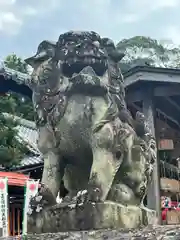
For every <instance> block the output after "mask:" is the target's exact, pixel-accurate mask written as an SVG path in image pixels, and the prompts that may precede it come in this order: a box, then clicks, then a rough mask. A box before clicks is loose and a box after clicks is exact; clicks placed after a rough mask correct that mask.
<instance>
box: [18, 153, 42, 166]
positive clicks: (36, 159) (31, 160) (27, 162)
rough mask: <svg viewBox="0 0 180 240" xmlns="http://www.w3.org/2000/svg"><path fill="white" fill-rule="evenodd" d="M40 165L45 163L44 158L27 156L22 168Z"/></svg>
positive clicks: (23, 160)
mask: <svg viewBox="0 0 180 240" xmlns="http://www.w3.org/2000/svg"><path fill="white" fill-rule="evenodd" d="M40 163H43V158H42V157H41V156H26V157H24V158H23V159H22V161H21V167H26V166H27V167H29V166H32V165H35V164H40Z"/></svg>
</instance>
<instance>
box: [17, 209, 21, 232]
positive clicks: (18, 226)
mask: <svg viewBox="0 0 180 240" xmlns="http://www.w3.org/2000/svg"><path fill="white" fill-rule="evenodd" d="M17 211H18V217H17V219H18V236H20V209H19V208H17Z"/></svg>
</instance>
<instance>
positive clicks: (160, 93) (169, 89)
mask: <svg viewBox="0 0 180 240" xmlns="http://www.w3.org/2000/svg"><path fill="white" fill-rule="evenodd" d="M176 95H180V85H179V84H178V85H177V84H173V83H169V85H168V86H162V87H156V88H155V89H154V96H155V97H168V96H176Z"/></svg>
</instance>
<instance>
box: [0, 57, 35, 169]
mask: <svg viewBox="0 0 180 240" xmlns="http://www.w3.org/2000/svg"><path fill="white" fill-rule="evenodd" d="M4 63H5V66H7V67H9V68H11V69H14V70H17V71H20V72H23V73H28V66H27V64H26V63H25V62H24V61H23V60H22V59H21V58H19V57H17V56H16V55H15V54H12V55H9V56H7V57H6V59H5V62H4ZM0 109H1V112H0V165H1V166H3V167H6V168H7V167H11V166H13V165H17V164H19V162H20V160H21V159H22V158H23V156H24V155H25V154H26V153H27V152H28V149H27V147H26V146H25V145H24V144H23V143H21V142H19V140H18V139H17V129H16V126H17V125H18V122H17V121H15V120H14V119H12V118H7V117H6V116H5V115H4V114H3V113H10V114H12V115H15V116H20V117H23V118H26V119H29V120H33V107H32V102H31V99H29V98H28V97H26V96H21V95H20V94H17V93H12V92H9V93H7V94H5V95H1V96H0Z"/></svg>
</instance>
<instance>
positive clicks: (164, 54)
mask: <svg viewBox="0 0 180 240" xmlns="http://www.w3.org/2000/svg"><path fill="white" fill-rule="evenodd" d="M117 48H118V49H119V50H120V51H122V52H123V53H125V57H124V59H123V60H122V63H121V68H122V71H123V72H125V71H127V70H128V69H130V68H131V67H134V66H137V65H150V66H157V67H171V68H177V67H179V62H180V61H179V59H180V48H178V47H176V46H174V45H173V44H170V43H167V41H157V40H156V39H152V38H150V37H144V36H135V37H132V38H129V39H123V40H121V41H120V42H119V43H118V44H117Z"/></svg>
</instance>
